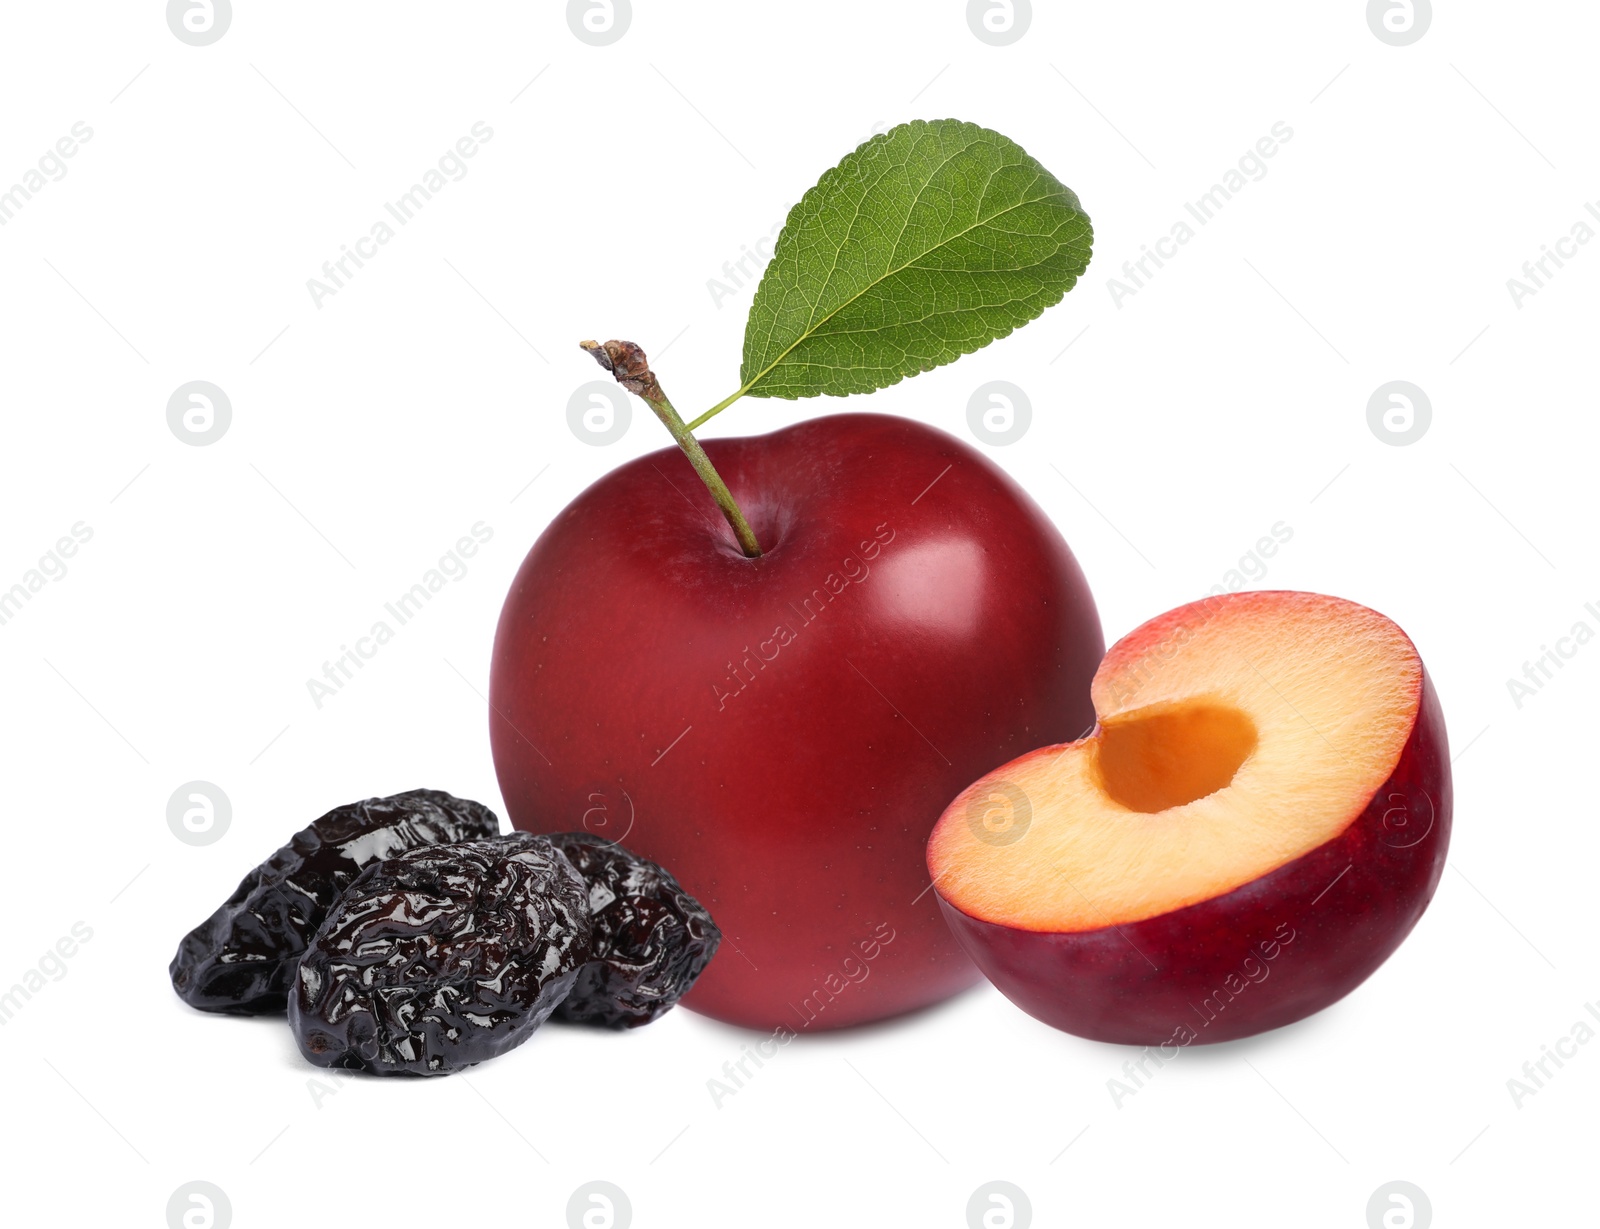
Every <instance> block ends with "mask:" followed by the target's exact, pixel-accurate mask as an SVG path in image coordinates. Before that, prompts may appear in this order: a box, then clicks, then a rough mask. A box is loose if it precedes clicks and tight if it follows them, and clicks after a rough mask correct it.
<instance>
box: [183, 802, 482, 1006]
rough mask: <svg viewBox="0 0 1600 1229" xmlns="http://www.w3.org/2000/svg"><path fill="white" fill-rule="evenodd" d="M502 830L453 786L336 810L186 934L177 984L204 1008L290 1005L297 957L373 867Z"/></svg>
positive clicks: (295, 839)
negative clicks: (335, 905)
mask: <svg viewBox="0 0 1600 1229" xmlns="http://www.w3.org/2000/svg"><path fill="white" fill-rule="evenodd" d="M499 831H500V821H499V819H498V818H496V816H495V813H494V812H493V811H491V810H490V809H489V808H488V807H486V806H484V805H483V804H482V803H479V802H473V801H471V800H469V799H466V798H457V797H455V796H454V795H452V794H447V793H445V792H444V791H443V790H434V789H414V790H410V791H408V792H407V793H404V794H394V795H392V796H390V797H387V798H367V799H364V800H362V801H360V802H352V803H348V804H346V805H344V806H341V807H335V808H334V809H333V810H331V811H329V812H328V813H327V814H326V815H324V816H322V817H321V818H320V819H318V820H316V821H314V822H313V823H312V824H311V825H310V826H309V827H307V828H303V829H302V830H301V831H299V832H297V833H296V834H295V835H294V837H293V838H292V839H291V840H290V841H289V843H288V844H287V845H285V846H284V847H283V848H282V849H280V850H278V852H277V853H275V854H273V855H272V857H270V858H268V859H267V860H266V861H265V862H263V863H262V864H261V865H260V866H258V867H256V868H255V870H253V871H251V872H250V873H249V874H248V875H246V876H245V877H244V879H243V880H242V881H241V882H240V884H239V886H238V888H236V889H235V890H234V893H233V895H232V896H230V897H228V899H227V900H226V901H225V902H224V903H223V905H222V907H221V908H219V909H218V910H217V911H216V912H215V913H213V914H212V915H211V916H210V917H209V918H207V919H206V920H205V921H204V922H201V923H200V925H198V926H196V927H195V928H194V929H193V930H191V931H190V932H189V933H188V934H187V935H185V936H184V938H183V941H182V942H181V943H179V944H178V954H177V955H176V956H174V957H173V958H172V964H171V966H170V968H169V969H168V972H169V973H170V974H171V977H172V988H173V989H174V990H176V991H177V992H178V997H179V998H181V999H182V1000H183V1001H184V1002H186V1003H188V1004H189V1005H190V1006H191V1007H198V1008H199V1009H200V1010H201V1011H216V1012H225V1013H229V1014H233V1015H267V1014H271V1013H275V1012H282V1011H283V1010H284V1009H285V1007H286V1006H287V1005H288V993H289V989H290V982H291V980H292V978H293V974H294V966H295V963H296V962H297V961H298V960H299V959H300V955H301V953H302V952H304V951H305V949H306V945H307V944H308V943H309V942H310V941H311V937H312V936H313V935H315V934H316V933H317V930H318V928H319V927H320V926H321V925H322V923H323V920H324V919H325V918H326V917H327V915H328V910H329V909H330V908H331V907H332V906H333V903H334V902H335V901H336V900H338V898H339V894H340V893H341V892H343V891H344V889H345V888H347V887H348V886H349V885H350V884H351V882H352V881H354V879H355V878H356V876H357V875H359V874H360V873H361V872H362V871H363V870H364V869H366V867H368V866H370V865H371V864H372V863H374V862H377V861H379V860H381V859H383V858H388V857H393V856H394V855H395V854H398V853H400V852H402V851H403V850H407V849H414V848H417V847H419V846H424V845H438V844H443V843H445V842H449V841H460V840H468V839H472V838H480V837H491V836H495V835H497V834H498V833H499Z"/></svg>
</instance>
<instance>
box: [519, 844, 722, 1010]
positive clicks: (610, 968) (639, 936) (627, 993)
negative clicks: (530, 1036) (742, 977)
mask: <svg viewBox="0 0 1600 1229" xmlns="http://www.w3.org/2000/svg"><path fill="white" fill-rule="evenodd" d="M550 840H551V841H552V842H554V844H555V846H556V848H558V849H560V850H561V852H562V853H564V854H566V856H567V860H568V861H569V862H571V863H572V865H573V866H574V867H575V868H577V871H578V874H580V875H582V876H583V881H584V883H585V885H587V887H588V890H589V912H590V914H591V916H592V917H593V918H594V939H593V941H592V943H591V946H590V951H589V954H590V961H589V963H588V964H586V965H585V966H584V967H583V970H582V971H581V972H580V973H579V974H578V980H577V982H576V983H575V984H574V985H573V987H572V993H570V994H569V995H567V997H566V998H565V999H564V1000H563V1001H562V1003H561V1006H559V1007H558V1008H556V1019H558V1020H569V1021H572V1022H574V1023H578V1024H598V1025H603V1026H605V1027H607V1028H637V1027H638V1026H639V1025H641V1024H649V1023H650V1021H652V1020H654V1019H656V1017H658V1016H660V1015H661V1014H662V1013H663V1012H665V1011H667V1010H668V1009H670V1008H671V1007H672V1006H673V1004H675V1003H676V1002H677V1001H678V1000H679V999H680V998H682V997H683V996H684V994H686V993H687V992H688V989H689V987H690V986H692V985H694V981H695V978H697V977H699V976H700V974H701V972H702V971H704V969H705V967H706V965H708V964H710V963H711V957H712V956H714V955H716V951H717V944H718V943H720V942H721V941H722V932H721V931H720V930H718V929H717V924H716V923H715V922H713V921H712V920H711V914H710V913H708V912H706V909H705V906H703V905H702V904H701V903H700V902H699V901H697V900H696V899H695V898H694V897H692V896H690V895H689V894H688V893H687V892H685V891H684V890H683V888H682V887H680V886H679V884H678V881H677V880H676V879H674V878H673V877H672V876H671V875H670V874H668V873H667V872H666V871H665V870H663V869H662V868H661V867H659V866H657V865H656V864H655V863H654V862H650V861H647V860H646V859H644V858H641V857H639V856H637V855H636V854H632V853H629V852H628V851H627V850H626V849H624V848H622V846H620V845H616V844H613V843H612V842H610V841H605V840H602V839H600V838H599V837H597V836H593V835H591V834H590V833H587V832H565V833H560V834H558V835H554V836H552V837H550Z"/></svg>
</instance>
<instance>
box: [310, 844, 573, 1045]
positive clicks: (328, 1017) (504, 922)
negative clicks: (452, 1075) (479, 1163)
mask: <svg viewBox="0 0 1600 1229" xmlns="http://www.w3.org/2000/svg"><path fill="white" fill-rule="evenodd" d="M587 898H588V892H587V890H586V888H585V886H584V882H583V880H582V879H581V878H579V876H578V873H577V871H575V870H573V868H572V865H571V863H569V862H568V861H567V860H566V858H565V857H563V856H562V854H561V852H560V851H559V850H558V849H557V848H556V847H555V846H554V845H552V844H551V843H550V841H549V840H548V839H547V838H545V837H540V836H533V835H530V834H529V833H525V832H519V833H514V834H513V835H511V836H503V837H498V838H495V839H492V840H483V841H463V842H461V843H459V844H455V845H439V846H434V847H431V848H426V849H413V850H410V851H408V852H406V853H403V854H401V855H399V856H398V857H395V858H390V859H388V860H387V861H384V862H379V863H377V864H376V865H374V866H370V867H368V868H367V869H366V870H365V871H363V872H362V874H361V875H360V877H358V878H357V879H356V881H355V882H354V883H352V884H351V885H350V886H349V887H348V888H347V889H345V893H344V895H343V896H342V897H340V899H339V902H338V903H337V904H336V905H335V906H334V907H333V909H332V910H331V911H330V912H329V914H328V920H327V921H326V922H325V923H324V924H323V926H322V929H321V930H319V931H318V932H317V936H316V938H314V939H313V940H312V941H311V945H310V947H308V948H307V949H306V954H305V956H304V957H302V958H301V961H300V966H299V971H298V972H297V974H296V976H295V980H294V987H293V992H292V993H291V995H290V998H289V1024H290V1027H292V1028H293V1029H294V1034H295V1040H296V1041H297V1042H298V1043H299V1046H300V1052H301V1053H302V1054H304V1055H305V1056H306V1058H307V1059H308V1060H310V1061H311V1062H313V1063H316V1064H317V1065H318V1066H322V1067H350V1068H356V1069H359V1070H364V1071H370V1072H374V1073H376V1074H379V1075H443V1074H447V1073H449V1072H451V1071H457V1070H460V1069H461V1068H463V1067H470V1066H471V1065H472V1064H474V1063H480V1062H482V1061H483V1060H484V1059H486V1058H493V1057H495V1056H496V1055H497V1054H503V1053H505V1051H507V1050H509V1049H511V1048H512V1047H513V1046H517V1045H520V1044H521V1043H522V1042H524V1041H526V1040H527V1039H528V1037H529V1036H530V1035H531V1034H532V1033H533V1030H534V1029H536V1028H538V1026H539V1025H540V1024H542V1023H544V1021H545V1019H546V1018H548V1017H549V1015H550V1013H551V1012H552V1011H553V1010H555V1006H556V1004H557V1003H559V1002H560V1001H561V1000H562V999H563V998H565V997H566V995H567V992H568V991H569V990H570V989H571V988H572V983H573V981H574V980H575V979H576V978H577V975H578V969H579V967H580V966H581V965H582V964H583V963H584V961H585V960H587V959H588V955H589V939H590V922H589V906H588V899H587Z"/></svg>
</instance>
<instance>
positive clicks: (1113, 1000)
mask: <svg viewBox="0 0 1600 1229" xmlns="http://www.w3.org/2000/svg"><path fill="white" fill-rule="evenodd" d="M1451 801H1452V795H1451V782H1450V754H1449V745H1448V741H1447V738H1446V734H1445V724H1444V713H1443V711H1442V710H1441V708H1440V706H1439V699H1438V696H1437V694H1436V693H1435V691H1434V688H1433V683H1432V680H1431V679H1429V677H1428V675H1427V672H1426V670H1424V671H1423V674H1422V685H1421V698H1420V703H1419V705H1418V710H1417V716H1416V720H1415V723H1414V724H1413V725H1412V728H1411V733H1410V735H1409V737H1408V738H1407V739H1406V743H1405V746H1404V747H1403V748H1402V749H1401V752H1400V758H1399V761H1398V762H1397V763H1396V765H1395V769H1394V771H1393V772H1392V773H1391V774H1390V776H1389V778H1388V780H1386V781H1385V782H1384V783H1383V785H1382V786H1380V787H1379V788H1378V790H1377V791H1376V792H1375V793H1374V794H1373V795H1372V798H1371V799H1370V800H1369V801H1368V803H1367V806H1366V808H1365V809H1364V810H1363V811H1362V812H1361V814H1360V815H1358V816H1357V817H1356V818H1355V819H1354V820H1352V821H1351V823H1350V825H1349V826H1348V827H1347V828H1345V830H1344V831H1343V832H1341V833H1340V834H1339V835H1338V836H1336V837H1334V838H1333V839H1332V840H1329V841H1327V842H1325V843H1323V844H1322V845H1319V846H1318V847H1317V848H1315V849H1313V850H1311V851H1309V852H1308V853H1305V854H1302V855H1301V856H1300V857H1298V858H1296V859H1294V860H1292V861H1290V862H1287V863H1285V864H1284V865H1282V866H1280V867H1278V868H1277V869H1276V870H1273V871H1269V872H1268V873H1267V874H1265V875H1262V876H1261V877H1259V878H1257V879H1255V880H1253V881H1251V882H1250V883H1246V884H1243V885H1241V886H1240V887H1237V888H1235V889H1233V890H1232V891H1230V892H1226V893H1224V894H1222V895H1220V896H1215V897H1212V898H1211V899H1210V900H1204V901H1200V902H1198V903H1196V904H1193V905H1188V906H1186V907H1184V908H1182V909H1175V910H1173V911H1171V912H1169V913H1163V914H1160V915H1158V916H1156V917H1152V918H1146V919H1144V920H1143V921H1139V922H1130V923H1126V924H1123V925H1118V926H1107V927H1102V928H1099V929H1096V930H1085V931H1077V932H1072V933H1046V932H1039V931H1028V930H1020V929H1016V928H1013V927H1008V926H1000V925H996V924H994V923H992V922H986V921H982V920H980V919H978V918H974V917H972V916H970V915H969V914H967V913H964V912H963V911H962V910H960V909H959V908H957V907H956V906H954V905H952V904H951V903H950V902H949V901H947V900H945V899H944V898H943V897H942V896H941V897H940V899H939V905H940V908H941V909H942V910H943V912H944V916H945V921H946V922H947V923H948V924H949V926H950V929H951V931H952V933H954V934H955V936H956V939H957V941H958V942H960V944H961V946H962V948H963V949H965V951H966V952H967V954H968V955H969V956H971V957H972V959H973V961H974V962H975V963H976V964H977V965H978V967H979V968H980V969H982V970H983V972H984V974H985V975H986V976H987V977H988V978H989V980H990V981H991V982H993V983H994V984H995V986H996V987H997V988H998V989H999V990H1000V992H1001V993H1002V994H1004V995H1005V996H1006V997H1007V998H1008V999H1010V1000H1011V1001H1012V1002H1013V1003H1015V1004H1016V1005H1017V1006H1018V1007H1020V1008H1022V1009H1023V1010H1024V1011H1026V1012H1027V1013H1028V1014H1029V1015H1031V1016H1033V1017H1034V1018H1036V1019H1038V1020H1042V1021H1043V1022H1044V1023H1046V1024H1049V1025H1051V1026H1053V1027H1055V1028H1058V1029H1061V1030H1063V1031H1064V1032H1068V1033H1073V1034H1075V1035H1077V1036H1080V1037H1087V1038H1089V1039H1091V1040H1094V1041H1107V1042H1112V1043H1114V1044H1120V1045H1138V1046H1153V1045H1168V1044H1171V1045H1188V1044H1207V1043H1215V1042H1220V1041H1234V1040H1237V1039H1239V1038H1241V1037H1249V1036H1252V1035H1254V1034H1256V1033H1262V1032H1265V1031H1267V1030H1268V1029H1274V1028H1280V1027H1282V1026H1283V1025H1285V1024H1292V1023H1294V1022H1295V1021H1296V1020H1301V1019H1304V1018H1305V1017H1306V1016H1309V1015H1311V1014H1313V1013H1314V1012H1318V1011H1321V1010H1322V1009H1323V1008H1324V1007H1327V1006H1329V1005H1331V1004H1333V1003H1336V1002H1337V1001H1338V1000H1340V999H1342V998H1343V997H1344V996H1345V995H1347V994H1349V993H1350V992H1351V991H1352V990H1354V989H1355V988H1356V987H1357V986H1359V985H1360V984H1361V983H1362V982H1364V981H1365V980H1366V979H1367V978H1368V977H1370V976H1371V975H1372V974H1373V972H1375V971H1376V970H1377V968H1378V966H1379V965H1381V964H1382V963H1383V962H1384V961H1385V960H1387V959H1388V958H1389V957H1390V956H1391V955H1392V954H1393V953H1394V951H1395V949H1396V948H1398V947H1399V946H1400V944H1401V942H1402V941H1403V940H1404V939H1405V937H1406V936H1407V935H1409V934H1410V933H1411V930H1412V928H1413V927H1415V926H1416V924H1417V921H1418V920H1419V919H1420V918H1421V917H1422V913H1423V910H1425V909H1426V908H1427V907H1428V902H1429V901H1430V900H1432V899H1433V893H1434V891H1435V889H1436V888H1437V887H1438V886H1439V878H1440V876H1441V875H1442V874H1443V873H1444V864H1445V857H1446V854H1447V852H1448V850H1449V844H1450V813H1451ZM1402 807H1403V808H1404V810H1403V812H1402V811H1401V809H1400V808H1402ZM936 890H937V889H936ZM1285 926H1287V927H1288V928H1289V929H1290V930H1291V931H1292V932H1293V933H1292V937H1291V938H1289V939H1288V940H1287V941H1284V939H1283V935H1282V929H1283V928H1284V927H1285ZM1274 948H1275V949H1276V950H1273V949H1274ZM1268 951H1271V952H1272V955H1271V956H1270V957H1269V956H1267V954H1266V953H1267V952H1268ZM1247 962H1248V963H1247ZM1259 969H1265V970H1266V972H1265V973H1264V974H1260V973H1258V970H1259ZM1258 977H1259V980H1257V978H1258ZM1241 986H1242V988H1241Z"/></svg>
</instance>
